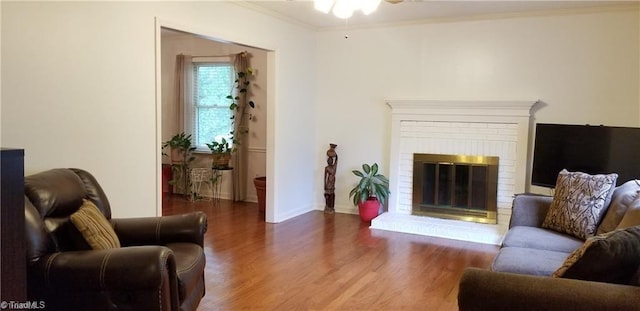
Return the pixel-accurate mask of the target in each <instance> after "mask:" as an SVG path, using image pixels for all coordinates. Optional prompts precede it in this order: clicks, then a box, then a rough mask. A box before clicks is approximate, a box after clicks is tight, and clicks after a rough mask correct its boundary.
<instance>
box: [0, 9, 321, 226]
mask: <svg viewBox="0 0 640 311" xmlns="http://www.w3.org/2000/svg"><path fill="white" fill-rule="evenodd" d="M156 18H158V19H159V20H161V21H164V22H168V23H171V24H175V25H182V26H185V28H190V29H194V30H197V31H195V32H198V33H203V34H206V35H208V36H210V37H216V38H221V39H226V40H229V41H235V42H242V43H245V44H248V45H251V46H256V47H263V48H268V49H271V50H273V51H275V53H273V54H271V56H270V57H271V59H269V60H268V64H269V65H270V66H273V67H269V75H270V79H269V81H273V85H267V87H268V88H270V90H273V92H271V91H270V93H272V94H270V95H269V96H270V98H269V101H270V102H269V111H268V114H269V117H270V120H269V124H267V159H268V160H267V161H268V162H267V174H268V175H269V178H268V182H269V184H270V185H273V186H271V187H269V186H268V190H267V209H268V211H267V221H272V222H278V221H282V220H284V219H287V218H289V217H292V216H295V215H298V214H300V213H302V212H305V211H307V210H311V209H312V208H313V203H312V202H310V200H309V198H311V197H313V188H312V186H313V185H312V183H311V182H310V181H311V180H313V176H312V173H311V172H310V170H309V169H308V168H310V167H313V166H314V165H315V163H314V162H313V150H314V148H313V142H314V139H313V138H314V137H315V129H314V122H313V120H314V118H313V115H312V114H309V113H306V112H305V110H304V109H305V108H307V107H309V106H308V105H311V106H313V105H314V101H313V99H314V98H315V94H314V88H315V83H314V79H313V73H314V72H315V62H313V61H309V60H313V59H315V41H314V36H313V32H311V31H309V30H306V29H303V28H300V27H296V26H293V25H291V24H287V23H284V22H281V21H279V20H276V19H274V18H271V17H267V16H265V15H262V14H259V13H256V12H254V11H251V10H247V9H245V8H242V7H240V6H237V5H235V4H232V3H225V2H42V3H40V2H25V3H22V2H3V3H2V21H1V22H2V76H3V78H4V79H3V80H2V89H3V91H4V92H2V125H1V127H2V144H3V145H4V146H14V147H23V148H25V153H26V167H25V169H26V173H27V174H29V173H34V172H38V171H42V170H46V169H49V168H53V167H70V166H71V167H81V168H85V169H87V170H89V171H91V172H92V173H93V174H94V175H95V176H96V178H97V179H98V180H99V181H100V183H101V185H102V186H103V187H104V188H105V191H106V193H107V194H108V195H109V199H110V201H111V205H112V208H113V214H114V216H115V217H128V216H150V215H155V214H156V211H157V208H158V206H159V205H160V202H159V200H158V199H159V197H160V196H159V195H158V191H159V190H160V189H159V187H157V184H158V182H157V181H158V180H159V176H160V174H159V171H158V167H159V164H160V158H159V156H160V152H159V150H160V148H159V147H160V141H161V137H160V136H161V135H159V134H158V135H156V127H157V123H156V118H157V114H161V110H160V109H158V110H156V108H157V107H156V81H155V79H156V62H155V44H156V41H155V40H156V24H155V22H156ZM187 30H189V29H187ZM270 83H271V82H270ZM305 103H308V105H305ZM271 104H273V105H271ZM271 117H272V118H271ZM276 159H277V161H276ZM305 185H308V186H305Z"/></svg>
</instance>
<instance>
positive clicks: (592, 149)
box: [531, 123, 640, 188]
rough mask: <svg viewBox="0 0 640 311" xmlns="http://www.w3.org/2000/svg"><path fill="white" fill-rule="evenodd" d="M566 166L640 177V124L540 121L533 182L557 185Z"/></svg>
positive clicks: (625, 178)
mask: <svg viewBox="0 0 640 311" xmlns="http://www.w3.org/2000/svg"><path fill="white" fill-rule="evenodd" d="M562 169H567V170H568V171H572V172H573V171H580V172H584V173H588V174H608V173H617V174H618V181H617V184H618V185H620V184H623V183H625V182H627V181H629V180H632V179H640V128H632V127H610V126H589V125H568V124H545V123H538V124H537V125H536V137H535V147H534V151H533V168H532V172H531V184H532V185H536V186H542V187H548V188H555V184H556V179H557V177H558V173H559V172H560V171H561V170H562Z"/></svg>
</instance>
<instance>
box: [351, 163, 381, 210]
mask: <svg viewBox="0 0 640 311" xmlns="http://www.w3.org/2000/svg"><path fill="white" fill-rule="evenodd" d="M352 172H353V174H354V175H356V176H358V177H360V182H359V183H358V185H357V186H355V187H354V188H353V189H351V192H349V198H352V199H353V205H358V203H361V202H365V201H367V200H368V199H369V198H370V197H375V198H377V199H378V201H380V204H384V202H386V200H387V198H388V197H389V194H390V193H391V192H390V191H389V179H387V177H385V176H384V175H382V174H378V164H377V163H374V164H373V165H371V166H370V165H369V164H366V163H365V164H363V165H362V171H358V170H353V171H352Z"/></svg>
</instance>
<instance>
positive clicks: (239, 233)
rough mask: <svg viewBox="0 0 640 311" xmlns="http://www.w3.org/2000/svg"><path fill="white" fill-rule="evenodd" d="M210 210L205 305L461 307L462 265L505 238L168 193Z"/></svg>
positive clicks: (179, 206) (489, 254)
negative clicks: (268, 218) (277, 213)
mask: <svg viewBox="0 0 640 311" xmlns="http://www.w3.org/2000/svg"><path fill="white" fill-rule="evenodd" d="M163 203H164V204H163V205H164V207H163V210H164V214H165V215H170V214H177V213H183V212H190V211H196V210H199V211H204V212H206V213H207V215H208V217H209V218H208V221H209V227H208V231H207V233H206V237H205V254H206V256H207V266H206V272H205V273H206V276H205V278H206V291H207V293H206V295H205V297H204V298H203V299H202V302H201V304H200V307H199V308H198V310H201V311H205V310H207V311H208V310H241V309H252V310H365V309H366V310H457V301H456V296H457V293H458V280H459V279H460V276H461V275H462V270H463V269H464V268H465V267H469V266H473V267H481V268H486V267H488V266H489V264H490V263H491V260H492V259H493V257H494V256H495V255H496V253H497V250H498V247H497V246H492V245H483V244H475V243H469V242H461V241H455V240H447V239H439V238H432V237H424V236H417V235H410V234H403V233H396V232H387V231H380V230H370V229H369V228H368V224H365V223H362V222H361V221H360V219H359V217H358V216H357V215H347V214H334V215H329V214H324V213H323V212H321V211H313V212H309V213H306V214H304V215H301V216H298V217H295V218H293V219H290V220H288V221H285V222H282V223H279V224H267V223H265V222H264V221H263V220H262V219H261V217H260V215H259V212H258V206H257V204H255V203H244V202H242V203H235V204H234V203H233V202H230V201H226V200H222V201H220V202H219V203H218V204H217V205H215V206H214V205H213V203H212V202H210V201H199V202H188V201H186V200H184V199H183V198H182V197H181V196H173V197H169V198H166V199H164V202H163Z"/></svg>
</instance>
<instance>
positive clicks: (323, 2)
mask: <svg viewBox="0 0 640 311" xmlns="http://www.w3.org/2000/svg"><path fill="white" fill-rule="evenodd" d="M334 2H335V0H313V7H314V8H315V9H316V10H318V11H320V12H322V13H325V14H326V13H329V11H331V7H332V6H333V3H334Z"/></svg>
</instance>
